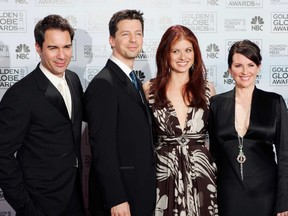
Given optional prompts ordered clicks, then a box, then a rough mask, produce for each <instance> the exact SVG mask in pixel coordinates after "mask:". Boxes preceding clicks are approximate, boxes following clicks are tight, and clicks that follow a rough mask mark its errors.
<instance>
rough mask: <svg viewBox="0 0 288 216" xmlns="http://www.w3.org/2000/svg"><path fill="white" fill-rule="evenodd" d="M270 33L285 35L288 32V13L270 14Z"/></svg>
mask: <svg viewBox="0 0 288 216" xmlns="http://www.w3.org/2000/svg"><path fill="white" fill-rule="evenodd" d="M271 16H272V17H271V22H272V23H271V32H272V33H277V32H279V33H287V32H288V13H282V12H279V13H272V15H271Z"/></svg>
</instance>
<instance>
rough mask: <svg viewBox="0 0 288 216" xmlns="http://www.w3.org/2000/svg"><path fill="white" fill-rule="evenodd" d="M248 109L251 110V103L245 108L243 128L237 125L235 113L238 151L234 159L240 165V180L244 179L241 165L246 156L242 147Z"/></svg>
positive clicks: (248, 113)
mask: <svg viewBox="0 0 288 216" xmlns="http://www.w3.org/2000/svg"><path fill="white" fill-rule="evenodd" d="M250 111H251V105H250V107H249V109H248V110H247V116H246V118H245V122H244V127H243V128H240V127H239V125H238V121H237V117H236V115H235V124H236V128H237V136H238V149H239V152H238V155H237V158H236V160H237V162H238V163H239V165H240V176H241V180H242V181H243V180H244V168H243V165H244V163H245V161H246V156H245V154H244V150H243V147H244V135H245V133H246V132H247V129H248V126H247V123H248V119H249V116H250ZM245 130H246V131H245ZM240 131H241V132H242V134H241V135H242V136H240V135H239V132H240ZM244 131H245V132H244Z"/></svg>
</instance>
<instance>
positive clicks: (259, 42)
mask: <svg viewBox="0 0 288 216" xmlns="http://www.w3.org/2000/svg"><path fill="white" fill-rule="evenodd" d="M240 40H242V39H227V40H225V56H228V53H229V50H230V48H231V46H232V45H233V44H234V43H235V42H236V41H240ZM250 40H251V41H252V42H254V43H255V44H256V45H257V46H258V47H259V48H260V50H261V49H262V39H250Z"/></svg>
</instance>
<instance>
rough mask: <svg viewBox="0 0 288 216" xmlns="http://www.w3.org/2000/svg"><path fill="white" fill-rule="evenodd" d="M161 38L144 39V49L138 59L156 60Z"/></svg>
mask: <svg viewBox="0 0 288 216" xmlns="http://www.w3.org/2000/svg"><path fill="white" fill-rule="evenodd" d="M158 44H159V40H144V42H143V49H142V51H141V52H140V53H139V54H138V56H137V58H136V60H139V61H141V60H155V58H156V51H157V47H158Z"/></svg>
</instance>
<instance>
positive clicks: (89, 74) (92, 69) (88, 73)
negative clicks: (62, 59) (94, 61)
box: [84, 66, 102, 87]
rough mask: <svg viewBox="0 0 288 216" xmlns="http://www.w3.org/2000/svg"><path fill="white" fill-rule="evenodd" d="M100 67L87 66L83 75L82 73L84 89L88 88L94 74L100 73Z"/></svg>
mask: <svg viewBox="0 0 288 216" xmlns="http://www.w3.org/2000/svg"><path fill="white" fill-rule="evenodd" d="M101 69H102V67H100V66H99V67H96V66H95V67H91V66H87V67H86V70H85V73H84V79H85V81H87V82H85V87H87V86H88V84H89V82H91V80H92V79H93V78H94V76H95V75H96V74H98V73H99V72H100V71H101Z"/></svg>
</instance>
